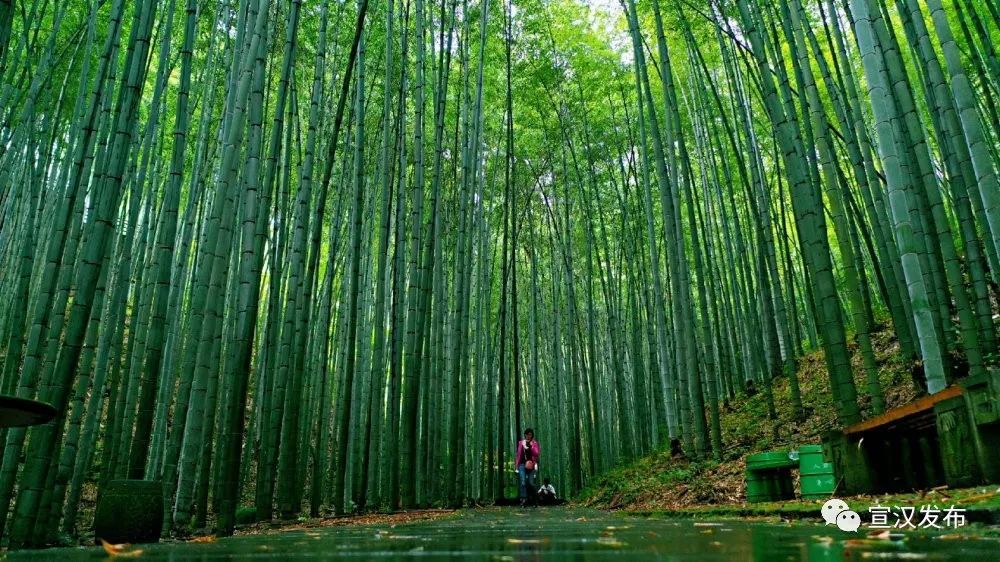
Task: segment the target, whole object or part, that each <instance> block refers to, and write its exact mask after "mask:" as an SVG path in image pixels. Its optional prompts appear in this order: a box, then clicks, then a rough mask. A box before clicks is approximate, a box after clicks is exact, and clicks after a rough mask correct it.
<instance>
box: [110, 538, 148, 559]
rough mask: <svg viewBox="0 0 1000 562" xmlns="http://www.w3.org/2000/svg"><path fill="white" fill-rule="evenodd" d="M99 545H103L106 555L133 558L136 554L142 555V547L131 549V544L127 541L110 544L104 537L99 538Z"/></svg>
mask: <svg viewBox="0 0 1000 562" xmlns="http://www.w3.org/2000/svg"><path fill="white" fill-rule="evenodd" d="M100 541H101V546H102V547H104V552H107V553H108V556H111V557H117V558H135V557H137V556H142V549H141V548H136V549H133V548H132V545H131V544H129V543H122V544H111V543H109V542H108V541H106V540H104V539H100Z"/></svg>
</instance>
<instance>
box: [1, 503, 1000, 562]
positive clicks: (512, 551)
mask: <svg viewBox="0 0 1000 562" xmlns="http://www.w3.org/2000/svg"><path fill="white" fill-rule="evenodd" d="M973 535H974V533H972V532H966V533H963V535H962V536H961V537H958V536H956V535H954V534H950V535H948V534H939V535H927V534H922V533H921V534H909V535H906V536H905V538H904V540H895V541H890V540H873V539H867V538H865V534H864V533H861V532H859V533H856V534H855V533H845V532H843V531H840V530H838V529H836V528H834V527H823V526H819V525H812V524H795V525H789V524H774V523H762V522H745V521H728V520H727V521H716V522H709V521H695V520H689V519H673V520H670V519H643V518H636V517H629V516H625V515H618V514H609V513H603V512H598V511H591V510H577V509H560V508H551V509H544V508H540V509H526V510H520V509H483V510H469V511H463V512H460V513H459V514H457V515H456V516H454V517H451V518H447V519H440V520H436V521H427V522H418V523H412V524H403V525H397V526H395V527H388V526H385V525H381V526H380V525H371V526H358V527H326V528H319V529H309V530H296V531H285V532H277V533H274V534H268V535H254V536H239V537H230V538H225V539H220V540H218V541H216V542H214V543H164V544H158V545H140V546H139V547H137V548H141V549H142V550H143V552H142V553H141V554H140V555H139V556H138V557H136V558H132V559H134V560H142V561H152V560H157V561H163V560H168V561H176V562H193V561H202V560H204V561H209V560H211V561H223V560H292V561H297V560H344V559H351V560H414V559H420V560H509V561H531V560H543V559H544V560H587V561H590V560H627V561H630V562H636V561H641V560H669V561H673V560H739V561H755V562H763V561H767V562H770V561H784V560H806V561H810V562H816V561H822V562H835V561H836V562H841V561H844V560H1000V540H997V539H975V538H970V537H972V536H973ZM942 537H943V538H942ZM105 559H108V556H107V555H106V554H105V552H104V551H103V550H102V549H101V548H99V547H97V548H73V549H50V550H42V551H30V552H12V553H8V555H7V556H6V558H5V560H8V561H12V562H13V561H41V560H60V561H62V560H65V561H67V562H73V561H78V560H79V561H83V560H105ZM115 559H116V560H123V559H124V558H120V557H116V558H115Z"/></svg>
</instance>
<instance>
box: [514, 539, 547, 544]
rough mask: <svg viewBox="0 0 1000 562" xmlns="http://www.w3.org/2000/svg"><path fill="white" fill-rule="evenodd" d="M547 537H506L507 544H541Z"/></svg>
mask: <svg viewBox="0 0 1000 562" xmlns="http://www.w3.org/2000/svg"><path fill="white" fill-rule="evenodd" d="M546 541H548V539H513V538H511V539H507V544H542V543H545V542H546Z"/></svg>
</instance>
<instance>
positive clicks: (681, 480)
mask: <svg viewBox="0 0 1000 562" xmlns="http://www.w3.org/2000/svg"><path fill="white" fill-rule="evenodd" d="M873 340H874V341H873V344H874V346H875V348H876V356H877V357H876V358H877V360H878V363H879V369H880V379H881V382H882V388H883V391H884V393H885V395H886V403H887V405H888V407H890V408H891V407H895V406H899V405H902V404H905V403H906V402H909V401H911V400H912V399H913V398H914V397H915V396H916V391H915V390H914V389H913V384H912V382H911V378H910V376H909V374H908V372H907V370H906V367H905V366H904V365H903V364H902V363H901V362H900V361H899V359H898V357H899V354H898V344H897V342H896V340H895V339H894V337H892V335H891V333H890V332H881V333H878V334H875V335H874V337H873ZM853 362H854V372H855V377H856V380H855V382H856V385H857V388H858V394H859V403H860V405H861V408H862V410H863V411H866V410H867V408H868V402H869V398H868V396H867V395H865V394H864V388H865V382H864V371H863V369H862V368H861V365H860V357H859V356H858V354H856V353H855V354H854V359H853ZM798 376H799V384H800V387H801V391H802V402H803V404H804V406H805V409H806V419H805V420H803V421H802V422H795V421H794V420H793V419H792V412H791V408H790V406H789V389H788V380H787V379H785V378H783V377H782V378H779V379H777V380H775V381H774V396H775V403H776V406H777V411H778V419H776V420H771V419H768V417H767V408H766V407H765V405H764V396H763V393H760V392H758V393H757V394H756V395H755V396H752V397H749V398H747V397H743V396H739V397H737V400H736V403H734V404H731V405H730V406H729V407H727V408H724V409H723V412H722V440H723V445H724V447H725V450H724V452H723V459H722V462H715V461H710V460H706V461H695V462H692V461H688V460H685V459H674V458H671V456H670V452H669V450H666V449H661V450H658V451H655V452H653V453H652V454H650V455H648V456H645V457H641V458H639V459H636V460H635V461H633V462H631V463H630V464H627V465H624V466H621V467H619V468H616V469H614V470H612V471H610V472H608V473H606V474H604V475H602V476H600V477H598V478H597V479H595V480H594V481H593V482H592V483H591V485H590V486H589V487H588V488H586V489H585V490H583V491H582V492H581V493H580V495H579V496H578V497H577V501H578V502H579V503H581V504H583V505H587V506H591V507H598V508H603V509H628V510H633V511H662V510H676V509H685V508H694V507H697V506H705V505H712V504H733V503H741V502H744V501H745V499H746V493H745V485H744V481H743V469H744V466H745V462H744V461H745V458H746V456H747V455H749V454H753V453H756V452H761V451H769V450H774V449H782V448H786V449H787V448H793V447H796V446H798V445H804V444H809V443H819V442H820V436H821V435H822V434H823V432H824V431H826V430H829V429H833V428H834V427H835V424H836V416H835V414H834V410H833V402H832V399H831V397H830V387H829V380H828V377H827V371H826V365H825V363H824V358H823V353H822V352H821V351H816V352H812V353H809V354H807V355H806V356H804V357H803V358H801V359H800V360H799V369H798ZM797 485H798V483H796V486H797Z"/></svg>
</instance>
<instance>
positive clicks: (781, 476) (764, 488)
mask: <svg viewBox="0 0 1000 562" xmlns="http://www.w3.org/2000/svg"><path fill="white" fill-rule="evenodd" d="M746 483H747V502H749V503H759V502H772V501H779V500H787V499H791V498H793V497H795V487H794V484H793V483H792V473H791V471H790V470H789V469H787V468H766V469H762V470H750V469H748V470H747V471H746Z"/></svg>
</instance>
